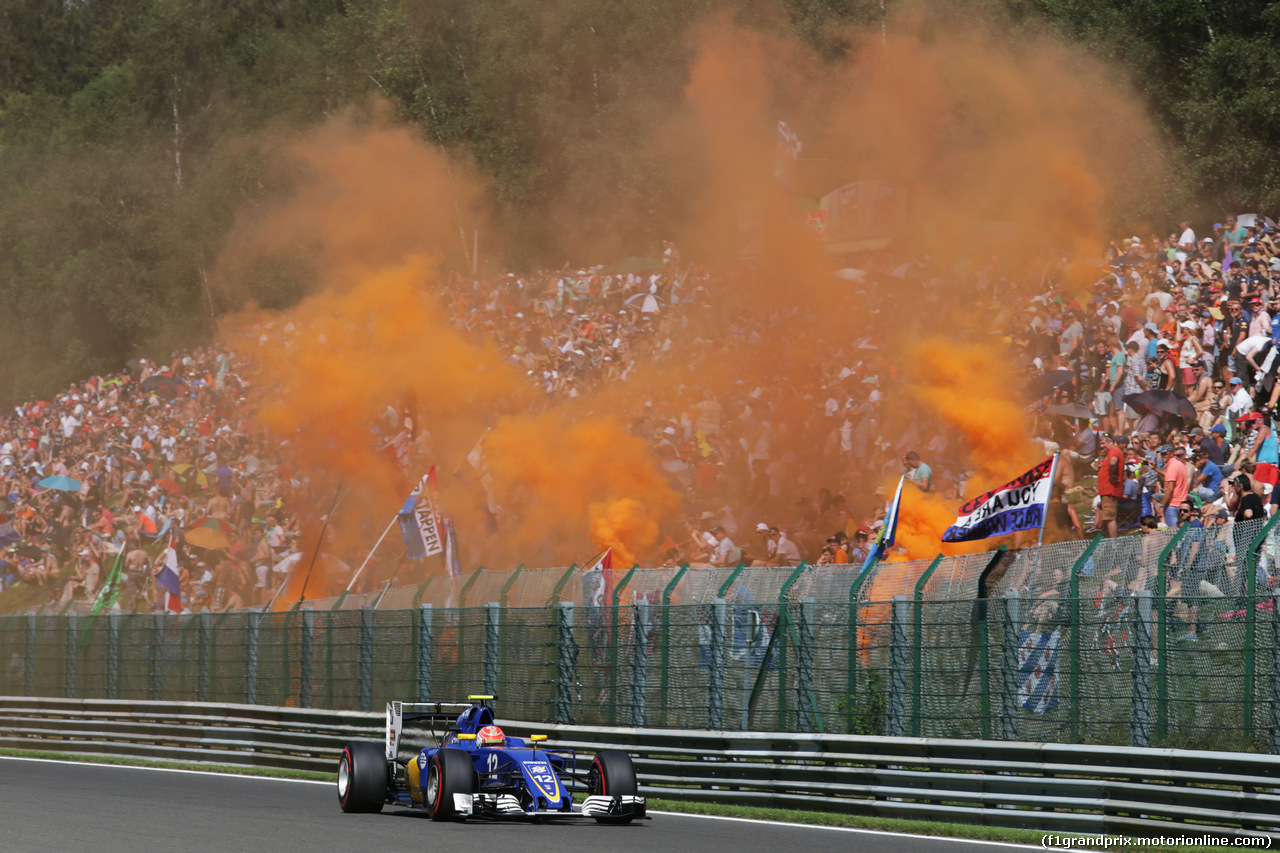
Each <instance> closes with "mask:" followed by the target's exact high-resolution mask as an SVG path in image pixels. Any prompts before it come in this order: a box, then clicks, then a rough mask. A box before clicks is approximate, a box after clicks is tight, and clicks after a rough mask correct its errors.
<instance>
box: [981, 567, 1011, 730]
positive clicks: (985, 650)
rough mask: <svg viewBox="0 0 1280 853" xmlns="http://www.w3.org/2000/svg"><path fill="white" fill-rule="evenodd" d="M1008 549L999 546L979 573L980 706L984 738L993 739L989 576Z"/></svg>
mask: <svg viewBox="0 0 1280 853" xmlns="http://www.w3.org/2000/svg"><path fill="white" fill-rule="evenodd" d="M1008 550H1009V547H1008V546H1007V545H1001V546H1000V547H999V548H997V549H996V550H995V552H994V553H993V554H992V555H991V559H990V560H988V561H987V565H986V567H985V568H983V570H982V573H981V574H980V575H978V677H979V678H981V679H982V681H981V683H980V684H979V685H978V708H979V714H980V715H981V718H982V719H981V724H982V739H983V740H991V626H990V623H989V622H988V620H987V595H988V592H987V578H988V577H990V576H991V572H992V571H994V570H995V567H996V565H997V564H998V563H999V562H1000V558H1001V557H1003V556H1004V554H1005V552H1006V551H1008Z"/></svg>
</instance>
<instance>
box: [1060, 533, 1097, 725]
mask: <svg viewBox="0 0 1280 853" xmlns="http://www.w3.org/2000/svg"><path fill="white" fill-rule="evenodd" d="M1101 543H1102V534H1101V533H1099V534H1098V535H1097V536H1095V537H1093V541H1092V542H1090V543H1089V547H1087V548H1085V549H1084V553H1083V554H1081V555H1080V558H1079V559H1077V560H1076V561H1075V562H1074V563H1073V564H1072V565H1071V578H1070V580H1069V583H1070V586H1069V589H1070V592H1071V644H1070V647H1069V649H1068V653H1069V654H1070V656H1071V678H1070V684H1071V712H1070V714H1069V715H1068V718H1069V720H1070V722H1071V742H1072V743H1079V742H1080V629H1081V627H1082V626H1081V624H1080V570H1081V569H1083V568H1084V564H1085V563H1087V562H1089V558H1090V557H1092V556H1093V552H1094V551H1095V550H1096V549H1097V547H1098V545H1100V544H1101Z"/></svg>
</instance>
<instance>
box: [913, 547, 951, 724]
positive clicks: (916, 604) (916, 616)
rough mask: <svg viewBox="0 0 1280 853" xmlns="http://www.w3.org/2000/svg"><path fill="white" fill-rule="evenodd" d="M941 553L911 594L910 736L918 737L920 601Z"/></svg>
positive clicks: (921, 628)
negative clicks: (912, 610) (912, 609)
mask: <svg viewBox="0 0 1280 853" xmlns="http://www.w3.org/2000/svg"><path fill="white" fill-rule="evenodd" d="M942 560H943V555H942V554H939V555H938V556H936V557H934V558H933V562H932V563H930V564H929V568H927V569H925V570H924V574H922V575H920V580H918V581H916V589H915V593H914V594H913V595H912V605H913V608H914V610H915V612H914V613H913V614H912V620H913V623H914V624H913V625H912V633H911V639H912V644H911V735H912V737H920V699H921V697H920V690H921V687H920V669H921V666H922V665H923V663H924V654H923V651H922V650H921V648H920V646H921V644H922V643H923V641H924V608H923V607H921V606H920V605H921V603H922V602H923V601H924V585H925V584H927V583H928V582H929V578H931V577H933V573H934V572H936V571H937V570H938V566H940V565H942Z"/></svg>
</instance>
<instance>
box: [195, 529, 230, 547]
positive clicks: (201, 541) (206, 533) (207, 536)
mask: <svg viewBox="0 0 1280 853" xmlns="http://www.w3.org/2000/svg"><path fill="white" fill-rule="evenodd" d="M186 539H187V542H188V543H189V544H191V545H195V546H196V547H197V548H214V549H217V548H230V547H231V540H230V539H228V538H227V535H226V534H225V533H223V532H222V531H221V530H215V529H213V528H212V527H197V528H196V529H195V530H188V531H187V536H186Z"/></svg>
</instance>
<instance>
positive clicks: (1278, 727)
mask: <svg viewBox="0 0 1280 853" xmlns="http://www.w3.org/2000/svg"><path fill="white" fill-rule="evenodd" d="M1277 518H1280V516H1278V517H1277ZM1278 544H1280V543H1278V542H1277V538H1276V532H1275V524H1274V523H1264V522H1263V521H1257V522H1244V523H1241V524H1226V525H1223V526H1221V527H1216V528H1211V529H1207V530H1206V529H1201V528H1196V529H1191V528H1187V527H1184V528H1181V529H1179V530H1176V531H1174V530H1167V531H1163V530H1162V531H1158V532H1154V533H1150V534H1146V535H1143V536H1131V537H1122V538H1120V539H1115V540H1104V539H1095V540H1093V541H1091V542H1073V543H1062V544H1056V545H1048V546H1045V547H1042V548H1034V549H1022V550H1016V551H1006V550H1000V551H996V552H988V553H980V554H970V555H964V556H958V557H952V558H946V559H943V558H938V559H937V560H934V561H931V562H930V561H925V562H916V563H886V564H882V565H878V566H875V567H873V568H872V569H870V570H868V571H867V572H863V573H861V574H860V573H859V572H858V570H857V568H856V567H850V566H825V565H815V566H804V565H801V566H799V567H795V568H792V567H765V568H759V567H756V568H751V567H742V566H739V567H729V568H701V569H699V568H688V567H684V568H676V569H633V570H631V571H629V572H621V571H619V572H615V573H614V576H612V577H601V576H599V575H596V576H592V577H586V578H584V577H583V574H582V573H581V572H578V571H577V570H576V569H574V570H565V571H563V572H560V574H559V578H557V583H556V584H555V585H554V586H553V589H552V590H551V591H550V593H548V597H547V599H545V600H542V601H535V600H532V599H531V598H530V597H529V596H528V595H525V594H523V593H522V595H521V596H516V595H515V594H514V591H515V590H516V589H517V588H521V587H519V584H518V583H513V582H512V579H513V577H514V578H515V579H516V581H518V580H519V572H518V571H517V572H513V573H506V574H505V575H504V574H503V573H500V572H488V571H486V570H477V571H476V572H473V573H471V574H470V575H468V576H464V577H463V578H462V579H459V580H458V581H454V582H452V583H453V584H454V586H455V587H456V589H455V590H454V593H455V594H454V596H453V599H452V603H454V604H456V605H457V606H452V607H442V606H439V605H438V604H436V603H435V602H427V603H422V596H421V593H422V590H421V589H420V588H414V587H409V588H405V589H404V590H391V591H389V592H388V593H387V595H386V596H384V597H383V601H382V602H380V603H379V604H378V606H377V607H376V608H375V607H374V606H373V605H374V602H372V601H366V602H365V604H366V606H364V607H361V608H358V609H356V608H351V607H348V606H347V602H348V601H350V599H347V600H345V601H343V602H341V603H340V606H336V607H335V606H332V605H333V604H339V603H338V602H332V603H329V602H325V603H317V602H310V603H308V604H307V605H306V606H304V607H303V608H301V609H295V610H291V611H288V612H278V613H266V614H262V613H257V612H234V613H217V614H215V613H208V612H202V613H199V614H195V615H153V614H112V615H105V614H104V615H99V616H97V617H90V616H84V615H80V616H77V615H72V614H68V615H64V616H41V615H25V616H10V617H0V664H2V666H3V669H0V695H9V696H47V697H67V698H101V699H122V700H148V701H196V702H225V703H244V704H262V705H279V706H286V705H288V706H296V707H301V708H326V709H337V710H366V711H367V710H371V709H376V708H379V707H381V706H382V703H384V702H385V701H387V700H389V699H405V700H415V699H416V700H426V699H436V700H439V699H445V698H454V697H462V696H465V695H467V694H469V693H475V692H485V693H494V694H497V695H499V696H500V697H501V703H502V707H503V711H504V713H505V714H508V715H510V716H511V717H513V718H517V719H523V720H531V721H538V720H542V721H548V722H555V723H561V724H578V725H588V726H600V725H604V726H644V727H661V728H680V729H701V730H744V731H746V730H753V731H795V732H801V733H806V732H813V733H847V734H862V735H887V736H909V737H910V736H915V737H928V738H948V739H969V738H972V739H999V740H1017V741H1041V742H1061V743H1090V744H1109V745H1117V746H1120V745H1133V746H1160V747H1179V748H1187V749H1214V750H1234V751H1260V752H1267V751H1270V752H1278V751H1280V666H1278V665H1277V655H1280V644H1278V643H1277V641H1276V637H1277V632H1280V621H1277V614H1278V613H1280V608H1276V607H1275V601H1274V599H1273V597H1272V596H1273V592H1274V590H1273V584H1272V580H1273V576H1274V574H1275V566H1276V564H1277V561H1276V550H1277V545H1278ZM544 574H545V573H544ZM436 582H437V583H440V584H449V583H451V582H450V581H447V580H444V579H441V580H439V581H436ZM526 589H528V588H526ZM392 592H394V593H395V594H396V596H397V598H396V599H395V604H396V607H395V608H394V609H389V608H388V607H387V604H386V602H387V599H388V598H389V597H390V596H391V594H392ZM542 592H546V590H541V591H540V593H539V594H541V593H542ZM415 596H417V597H416V598H415ZM584 601H586V602H590V603H591V604H592V606H587V605H586V604H584ZM596 602H599V605H596V604H595V603H596ZM317 605H320V606H319V607H317ZM1193 629H1194V630H1193ZM1191 634H1194V635H1195V638H1194V639H1191V638H1190V636H1189V635H1191Z"/></svg>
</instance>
